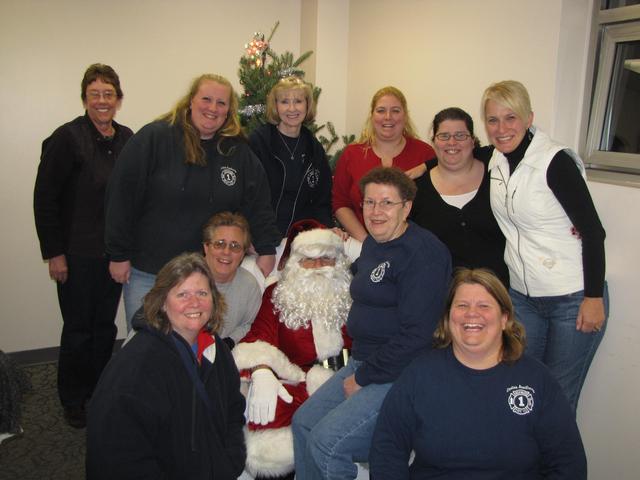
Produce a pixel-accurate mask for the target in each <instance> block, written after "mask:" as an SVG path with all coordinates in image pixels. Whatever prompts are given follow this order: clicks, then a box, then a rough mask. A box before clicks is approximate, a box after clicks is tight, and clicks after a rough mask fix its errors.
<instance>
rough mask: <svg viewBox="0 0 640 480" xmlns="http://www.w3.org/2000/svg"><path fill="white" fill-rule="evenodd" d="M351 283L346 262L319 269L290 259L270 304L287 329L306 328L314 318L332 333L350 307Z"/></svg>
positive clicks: (339, 327) (345, 317) (340, 326)
mask: <svg viewBox="0 0 640 480" xmlns="http://www.w3.org/2000/svg"><path fill="white" fill-rule="evenodd" d="M350 283H351V274H350V273H349V271H348V267H347V263H346V261H338V262H336V265H335V266H334V267H321V268H303V267H301V266H300V264H299V263H298V262H289V263H288V264H287V266H286V267H285V270H284V272H283V275H282V279H281V280H280V281H279V282H278V285H277V286H276V288H275V289H274V291H273V298H272V300H273V305H274V307H275V309H276V311H277V312H279V314H280V321H281V322H283V323H284V324H285V325H286V326H287V328H291V329H294V330H295V329H298V328H309V325H310V324H311V321H312V320H313V323H314V324H316V325H317V324H318V323H319V324H321V325H323V326H324V327H325V328H326V329H327V331H328V332H335V331H336V330H340V329H341V328H342V326H343V325H344V323H345V321H346V319H347V315H348V314H349V309H350V308H351V294H350V293H349V285H350Z"/></svg>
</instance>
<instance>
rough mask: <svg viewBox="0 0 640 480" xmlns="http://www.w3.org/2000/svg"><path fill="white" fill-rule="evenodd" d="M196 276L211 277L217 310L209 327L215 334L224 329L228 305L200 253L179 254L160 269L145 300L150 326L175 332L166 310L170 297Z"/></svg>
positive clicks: (210, 281) (146, 314)
mask: <svg viewBox="0 0 640 480" xmlns="http://www.w3.org/2000/svg"><path fill="white" fill-rule="evenodd" d="M194 273H201V274H202V275H204V276H205V277H207V280H208V282H209V288H210V289H211V299H212V303H213V305H212V306H213V308H212V309H211V318H209V320H208V321H207V323H206V324H205V328H206V329H207V331H208V332H209V333H211V334H214V333H216V332H217V331H218V330H219V329H220V327H221V326H222V319H223V315H224V313H225V311H226V304H225V302H224V299H223V298H222V295H221V294H220V292H218V289H217V288H216V284H215V282H214V280H213V276H212V275H211V271H210V270H209V266H208V265H207V262H206V261H205V259H204V258H203V257H202V255H200V254H198V253H183V254H181V255H178V256H177V257H174V258H172V259H171V260H169V261H168V262H167V263H166V264H165V266H164V267H162V268H161V269H160V271H159V272H158V275H157V276H156V281H155V283H154V284H153V287H152V288H151V290H149V293H147V294H146V295H145V297H144V318H145V321H146V322H147V324H148V325H150V326H151V327H153V328H155V329H157V330H160V331H161V332H162V333H165V334H168V333H169V332H171V323H170V322H169V317H167V313H166V312H165V311H164V308H163V307H164V304H165V302H166V300H167V296H168V295H169V291H170V290H171V289H172V288H173V287H175V286H177V285H180V284H181V283H182V282H184V281H185V280H186V279H187V278H188V277H190V276H191V275H192V274H194Z"/></svg>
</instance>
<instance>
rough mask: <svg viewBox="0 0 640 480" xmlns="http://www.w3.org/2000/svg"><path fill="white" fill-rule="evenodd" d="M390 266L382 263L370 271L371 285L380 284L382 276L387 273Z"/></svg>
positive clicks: (387, 263)
mask: <svg viewBox="0 0 640 480" xmlns="http://www.w3.org/2000/svg"><path fill="white" fill-rule="evenodd" d="M390 266H391V264H390V263H389V262H382V263H381V264H380V265H378V266H377V267H376V268H374V269H373V270H372V271H371V275H370V278H371V281H372V282H373V283H380V282H381V281H382V279H383V278H384V274H385V272H386V271H387V268H388V267H390Z"/></svg>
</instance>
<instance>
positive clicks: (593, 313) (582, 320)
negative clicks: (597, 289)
mask: <svg viewBox="0 0 640 480" xmlns="http://www.w3.org/2000/svg"><path fill="white" fill-rule="evenodd" d="M604 320H605V313H604V301H603V300H602V297H584V300H582V303H581V304H580V310H578V318H577V320H576V330H579V331H581V332H584V333H591V332H599V331H600V329H601V328H602V325H603V324H604Z"/></svg>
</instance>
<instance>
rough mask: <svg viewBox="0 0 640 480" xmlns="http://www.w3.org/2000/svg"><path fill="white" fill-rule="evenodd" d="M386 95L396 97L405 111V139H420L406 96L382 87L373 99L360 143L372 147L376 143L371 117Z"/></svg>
mask: <svg viewBox="0 0 640 480" xmlns="http://www.w3.org/2000/svg"><path fill="white" fill-rule="evenodd" d="M385 95H392V96H394V97H396V98H397V99H398V100H399V101H400V104H401V105H402V109H403V110H404V118H405V121H404V130H403V131H402V134H403V135H404V136H405V137H409V138H420V137H419V136H418V134H417V133H416V127H415V126H414V125H413V122H412V121H411V117H410V116H409V109H408V108H407V99H406V98H405V96H404V94H403V93H402V92H401V91H400V90H399V89H398V88H396V87H392V86H390V85H389V86H386V87H382V88H381V89H380V90H378V91H377V92H376V93H375V94H374V95H373V98H372V99H371V108H370V110H369V116H368V117H367V120H366V122H365V123H364V128H363V129H362V133H361V134H360V139H359V140H358V142H359V143H366V144H367V145H368V146H372V145H373V144H374V143H375V139H376V135H375V132H374V130H373V122H372V120H371V117H372V116H373V112H374V110H375V109H376V105H377V103H378V101H379V100H380V99H381V98H382V97H384V96H385Z"/></svg>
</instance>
